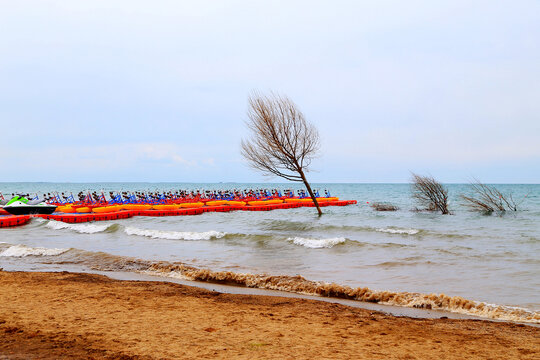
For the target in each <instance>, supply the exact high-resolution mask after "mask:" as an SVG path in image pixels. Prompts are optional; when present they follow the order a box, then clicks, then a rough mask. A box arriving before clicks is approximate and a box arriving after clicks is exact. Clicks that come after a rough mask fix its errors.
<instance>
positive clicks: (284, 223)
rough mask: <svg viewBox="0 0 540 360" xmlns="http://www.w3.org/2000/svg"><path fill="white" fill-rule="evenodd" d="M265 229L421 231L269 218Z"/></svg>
mask: <svg viewBox="0 0 540 360" xmlns="http://www.w3.org/2000/svg"><path fill="white" fill-rule="evenodd" d="M264 229H266V230H278V231H310V230H317V231H353V232H354V231H360V232H373V231H375V232H383V233H388V234H402V235H415V234H418V233H419V232H421V230H419V229H412V228H398V227H386V228H373V227H369V226H354V225H333V224H317V223H315V224H313V223H308V222H300V221H289V220H271V221H268V222H266V223H265V224H264Z"/></svg>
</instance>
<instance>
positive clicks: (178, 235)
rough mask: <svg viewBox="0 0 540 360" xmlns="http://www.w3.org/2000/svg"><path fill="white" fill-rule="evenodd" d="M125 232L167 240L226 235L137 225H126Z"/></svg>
mask: <svg viewBox="0 0 540 360" xmlns="http://www.w3.org/2000/svg"><path fill="white" fill-rule="evenodd" d="M124 232H125V233H126V234H128V235H138V236H146V237H149V238H152V239H165V240H211V239H220V238H222V237H224V236H225V235H226V233H224V232H219V231H213V230H211V231H205V232H191V231H164V230H152V229H139V228H136V227H126V228H125V229H124Z"/></svg>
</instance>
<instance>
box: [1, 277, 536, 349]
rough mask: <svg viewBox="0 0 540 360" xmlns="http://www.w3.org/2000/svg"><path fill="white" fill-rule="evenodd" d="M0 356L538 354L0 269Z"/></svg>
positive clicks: (489, 330)
mask: <svg viewBox="0 0 540 360" xmlns="http://www.w3.org/2000/svg"><path fill="white" fill-rule="evenodd" d="M0 304H1V305H0V359H29V358H30V359H33V358H35V359H59V358H64V359H70V358H77V359H79V358H82V359H88V358H95V359H102V358H111V359H132V358H134V359H161V358H167V359H193V358H212V359H214V358H227V359H236V358H239V359H352V358H356V359H540V329H539V328H536V327H531V326H524V325H518V324H510V323H495V322H488V321H477V320H450V319H436V320H433V319H411V318H401V317H394V316H391V315H386V314H382V313H377V312H373V311H369V310H364V309H358V308H351V307H347V306H344V305H339V304H331V303H325V302H319V301H313V300H303V299H293V298H279V297H268V296H253V295H233V294H222V293H217V292H212V291H207V290H203V289H199V288H193V287H188V286H184V285H178V284H172V283H163V282H146V281H144V282H143V281H118V280H112V279H109V278H107V277H104V276H100V275H88V274H76V273H66V272H63V273H26V272H2V271H0Z"/></svg>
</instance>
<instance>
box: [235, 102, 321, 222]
mask: <svg viewBox="0 0 540 360" xmlns="http://www.w3.org/2000/svg"><path fill="white" fill-rule="evenodd" d="M248 103H249V110H248V117H249V120H248V121H247V123H246V124H247V126H248V128H249V129H250V130H251V138H250V139H247V140H242V155H243V156H244V158H245V159H246V160H247V161H248V163H249V164H250V166H251V167H252V168H254V169H256V170H259V171H261V172H263V174H265V175H268V176H279V177H282V178H284V179H287V180H290V181H297V182H303V183H304V185H305V186H306V189H307V191H308V193H309V195H310V196H311V198H312V199H313V203H314V204H315V206H316V207H317V211H318V213H319V216H320V215H322V211H321V208H320V206H319V203H318V202H317V198H316V197H315V195H314V194H313V191H312V190H311V186H310V185H309V183H308V181H307V179H306V174H305V173H306V172H308V171H309V166H310V165H311V161H312V160H313V158H314V157H316V156H317V153H318V151H319V149H320V140H319V132H318V131H317V129H316V128H315V127H314V126H313V125H312V124H311V123H309V122H308V121H307V120H306V119H305V117H304V114H302V112H301V111H300V110H298V107H297V106H296V104H295V103H294V102H292V100H290V99H289V98H288V97H286V96H280V95H276V94H270V95H261V94H258V93H253V94H252V95H251V96H250V97H249V99H248Z"/></svg>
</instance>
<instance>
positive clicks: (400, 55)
mask: <svg viewBox="0 0 540 360" xmlns="http://www.w3.org/2000/svg"><path fill="white" fill-rule="evenodd" d="M0 9H1V11H0V127H1V129H2V141H0V169H1V172H0V174H1V176H0V181H5V182H10V181H52V182H95V181H120V182H121V181H151V182H169V181H171V182H259V181H276V180H278V179H276V178H266V177H264V176H262V175H261V174H260V173H258V172H256V171H255V170H253V169H251V168H249V167H248V166H247V163H246V162H245V161H244V160H243V158H242V157H241V154H240V141H241V139H243V138H246V137H247V136H248V135H249V134H248V131H247V128H246V125H245V122H246V120H247V98H248V96H249V94H250V93H251V92H253V91H260V92H263V93H266V92H270V91H273V92H277V93H280V94H283V95H287V96H288V97H289V98H291V99H292V100H293V101H294V102H295V103H296V104H297V105H298V107H299V108H300V110H302V112H303V113H304V114H305V116H306V118H307V119H308V120H309V121H311V122H312V123H313V124H314V125H315V126H316V127H317V128H318V130H319V132H320V137H321V141H322V148H321V152H320V155H319V157H318V158H317V159H316V160H314V161H313V164H312V169H311V171H310V173H309V175H308V178H309V179H310V180H311V181H313V182H360V183H364V182H368V183H369V182H383V183H384V182H408V181H409V180H410V176H411V175H410V174H411V172H416V173H420V174H430V175H433V176H435V177H436V178H437V179H439V180H440V181H442V182H457V183H463V182H468V181H470V180H471V179H472V178H478V179H479V180H481V181H483V182H487V183H540V46H539V44H540V2H538V1H536V0H534V1H527V0H522V1H497V0H490V1H481V0H478V1H461V0H457V1H415V0H411V1H386V0H380V1H339V0H337V1H313V0H310V1H294V0H289V1H253V0H251V1H247V0H246V1H213V0H212V1H208V0H198V1H165V0H156V1H137V0H130V1H120V0H106V1H102V0H93V1H70V0H65V1H47V0H40V1H37V0H35V1H26V0H17V1H12V0H0Z"/></svg>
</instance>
